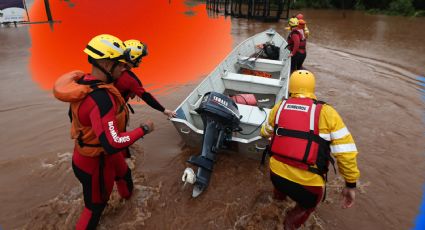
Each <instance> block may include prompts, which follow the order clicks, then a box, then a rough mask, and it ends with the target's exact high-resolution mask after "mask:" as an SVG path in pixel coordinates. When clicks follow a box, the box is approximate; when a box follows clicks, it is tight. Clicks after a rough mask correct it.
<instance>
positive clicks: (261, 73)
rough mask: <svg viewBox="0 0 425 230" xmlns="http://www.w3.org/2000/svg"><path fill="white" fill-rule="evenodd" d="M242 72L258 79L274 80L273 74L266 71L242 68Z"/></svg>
mask: <svg viewBox="0 0 425 230" xmlns="http://www.w3.org/2000/svg"><path fill="white" fill-rule="evenodd" d="M240 72H241V73H242V74H247V75H253V76H257V77H265V78H272V74H271V73H268V72H265V71H259V70H253V69H246V68H241V70H240Z"/></svg>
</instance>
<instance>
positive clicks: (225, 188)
mask: <svg viewBox="0 0 425 230" xmlns="http://www.w3.org/2000/svg"><path fill="white" fill-rule="evenodd" d="M303 12H304V13H305V17H306V19H307V22H308V23H309V24H308V25H309V27H310V30H311V38H310V39H309V44H308V54H307V59H306V62H305V68H307V69H309V70H311V71H313V72H314V73H315V74H316V77H317V87H316V88H317V89H316V90H317V96H318V97H319V98H320V99H322V100H324V101H327V102H328V103H330V104H331V105H333V106H334V107H335V108H336V109H337V110H338V111H339V112H340V114H341V115H342V117H343V119H344V121H345V123H346V125H347V126H348V128H349V130H350V131H351V132H352V134H353V135H354V138H355V140H356V144H357V147H358V149H359V152H360V153H359V157H358V164H359V168H360V171H361V179H360V186H359V187H360V188H359V192H358V193H357V199H356V204H355V206H354V207H353V208H351V209H348V210H342V209H341V208H340V199H339V191H340V190H341V188H342V186H343V181H342V180H341V179H340V178H338V177H336V176H334V175H333V173H331V174H330V177H331V178H330V182H329V185H328V198H327V200H326V201H325V202H324V203H322V204H321V205H320V207H319V208H318V210H317V212H315V214H314V215H313V216H312V217H311V218H310V219H309V221H308V222H307V225H306V227H305V228H306V229H407V228H411V227H413V223H414V218H415V217H416V215H417V214H418V213H419V205H420V201H421V197H422V193H423V191H422V187H423V184H424V181H425V175H424V173H423V172H424V171H425V151H424V149H425V148H424V146H425V144H424V143H425V142H424V141H423V139H424V125H423V115H424V114H423V113H424V102H423V101H421V94H420V89H421V88H420V86H419V84H418V80H417V76H419V75H422V76H423V75H424V74H425V70H424V64H425V56H424V55H423V54H424V51H425V46H424V45H423V43H422V40H423V39H419V38H423V37H425V30H424V29H425V28H424V26H423V25H425V19H424V18H413V19H410V18H403V17H389V16H379V15H366V14H363V13H361V12H346V18H345V19H344V18H343V17H342V12H340V11H332V10H324V11H319V10H306V11H303ZM227 20H229V23H231V28H232V29H231V36H232V38H233V43H234V44H233V45H236V44H238V43H239V42H241V41H242V40H244V39H245V38H247V37H249V36H251V35H253V34H255V33H258V32H260V31H263V30H265V29H267V28H270V27H273V28H276V29H277V30H278V31H279V32H282V31H284V30H283V27H284V26H285V25H284V23H283V22H281V23H266V24H265V23H260V22H254V21H247V20H245V19H230V18H229V19H227ZM30 46H31V38H30V37H29V34H28V27H26V26H20V27H18V28H13V27H12V28H4V27H2V28H0V47H1V49H0V56H1V58H0V66H1V68H0V76H2V77H1V78H0V81H1V84H0V87H1V90H0V105H1V106H0V113H1V119H0V126H1V127H2V128H1V130H2V134H1V135H0V143H1V146H2V150H1V154H0V185H1V186H0V194H1V196H0V203H1V207H0V227H1V228H3V229H72V228H73V226H74V223H75V221H76V220H77V218H78V215H79V213H80V211H81V209H82V194H81V188H80V185H79V183H78V182H77V180H76V179H75V178H74V176H73V173H72V170H71V166H70V158H71V152H72V142H71V141H70V140H69V137H68V134H69V133H68V132H69V124H68V121H67V120H66V111H67V106H66V105H65V104H64V103H60V102H58V101H56V100H55V99H53V97H52V96H51V94H50V92H49V91H45V90H41V89H39V88H38V86H37V85H36V84H34V82H33V81H32V80H31V73H30V70H29V68H28V59H29V56H30V55H31V53H30V50H29V49H30ZM217 64H218V63H217ZM202 78H203V76H199V79H198V80H196V81H191V82H187V83H186V84H180V85H177V86H174V87H173V90H172V91H171V92H170V93H164V94H161V95H158V99H159V101H161V102H162V103H163V104H164V105H165V106H166V107H168V108H175V107H177V106H178V104H179V103H180V102H181V101H182V100H183V99H184V98H185V97H186V96H187V95H188V93H190V92H191V90H192V89H193V88H194V87H195V86H196V85H197V83H199V81H201V80H202ZM142 80H143V77H142ZM134 107H135V110H136V114H135V115H133V116H132V118H131V119H132V121H131V122H132V125H133V126H135V125H136V124H138V123H139V122H140V121H143V120H145V119H147V118H151V119H153V120H154V122H155V126H156V130H155V131H154V132H153V133H152V134H149V135H148V136H147V137H145V138H144V139H143V140H142V141H138V142H137V143H136V144H135V145H134V146H133V147H132V151H133V153H134V156H135V159H134V163H135V169H134V173H133V177H134V179H135V194H134V197H133V198H132V199H131V200H129V201H127V202H123V201H121V200H120V199H119V198H118V197H117V195H116V194H115V193H114V194H113V196H112V199H111V202H110V205H109V207H108V208H107V210H106V211H105V213H104V215H103V218H102V220H101V224H100V226H99V229H200V228H203V229H283V226H282V222H283V218H284V212H285V210H286V209H287V208H288V207H289V206H290V205H292V203H291V202H273V201H272V200H271V189H272V186H271V183H270V181H269V178H268V171H267V169H266V168H261V167H259V162H257V161H254V160H251V159H246V158H243V157H242V156H239V155H238V154H230V153H223V154H220V155H219V157H218V162H217V164H216V167H215V170H214V174H213V177H212V180H211V184H210V186H209V188H208V190H207V191H206V192H205V193H204V194H202V196H200V197H199V198H197V199H193V198H191V197H190V193H191V191H190V189H189V188H183V187H182V184H181V182H180V178H181V173H182V172H183V170H184V168H185V167H187V164H186V163H185V161H186V160H187V159H188V157H189V156H190V155H191V154H195V153H196V152H193V151H192V150H189V149H187V148H186V147H185V146H184V144H183V143H182V141H181V139H180V137H179V135H178V133H177V131H176V130H175V129H174V127H173V126H172V124H171V123H170V122H169V121H168V120H166V119H165V118H164V117H163V116H161V115H158V112H156V111H154V110H152V109H150V108H147V107H146V106H145V105H143V106H134Z"/></svg>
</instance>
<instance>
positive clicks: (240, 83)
mask: <svg viewBox="0 0 425 230" xmlns="http://www.w3.org/2000/svg"><path fill="white" fill-rule="evenodd" d="M221 78H222V79H223V83H224V88H226V89H232V90H240V91H244V92H251V93H262V94H278V92H279V90H280V89H281V88H282V87H283V83H282V82H281V81H280V80H279V79H273V78H265V77H258V76H253V75H247V74H238V73H232V72H227V73H226V74H225V75H224V76H222V77H221Z"/></svg>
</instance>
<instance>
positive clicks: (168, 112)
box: [163, 109, 177, 118]
mask: <svg viewBox="0 0 425 230" xmlns="http://www.w3.org/2000/svg"><path fill="white" fill-rule="evenodd" d="M163 113H164V114H165V115H166V116H167V117H168V118H173V117H176V116H177V113H176V112H174V111H171V110H169V109H166V110H164V112H163Z"/></svg>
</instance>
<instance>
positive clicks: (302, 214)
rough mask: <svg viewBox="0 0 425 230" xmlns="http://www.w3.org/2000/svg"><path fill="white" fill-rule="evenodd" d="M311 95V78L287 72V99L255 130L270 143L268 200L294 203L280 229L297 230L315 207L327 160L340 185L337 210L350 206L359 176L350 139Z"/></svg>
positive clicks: (333, 115) (304, 72) (307, 74)
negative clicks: (270, 195)
mask: <svg viewBox="0 0 425 230" xmlns="http://www.w3.org/2000/svg"><path fill="white" fill-rule="evenodd" d="M314 90H315V77H314V75H313V73H311V72H309V71H307V70H297V71H295V72H293V73H292V74H291V77H290V79H289V93H290V94H289V98H288V99H283V100H282V101H280V102H279V103H277V104H276V105H275V106H274V107H273V109H272V110H271V111H270V114H269V118H268V122H267V123H265V124H264V125H263V126H262V128H261V135H262V136H263V137H271V143H270V148H269V151H270V154H271V155H272V156H271V158H270V171H271V175H270V177H271V181H272V183H273V185H274V196H275V198H276V199H285V198H286V196H289V197H290V198H291V199H292V200H294V201H295V202H296V203H297V204H296V206H295V207H294V208H293V209H291V210H289V211H288V213H287V215H286V218H285V222H284V225H285V229H296V228H299V227H300V226H301V225H302V224H304V223H305V221H306V220H307V219H308V217H309V216H310V214H311V213H312V212H313V211H314V210H315V208H316V207H317V205H318V204H319V202H320V200H321V198H322V196H323V193H324V186H325V183H326V181H325V178H326V173H327V171H328V165H329V162H332V163H333V158H332V157H334V158H336V160H337V165H338V169H339V172H340V174H341V175H342V176H343V178H344V179H345V182H346V186H345V188H344V189H343V190H342V196H343V202H342V207H343V208H350V207H352V206H353V204H354V199H355V188H356V181H357V180H358V178H359V176H360V172H359V170H358V168H357V161H356V157H357V154H358V151H357V148H356V145H355V143H354V140H353V137H352V135H351V133H350V132H349V131H348V129H347V127H346V126H345V124H344V122H343V120H342V118H341V117H340V115H339V114H338V112H337V111H336V110H335V109H334V108H332V106H330V105H328V104H326V103H324V102H321V101H318V100H317V98H316V96H315V94H314Z"/></svg>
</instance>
